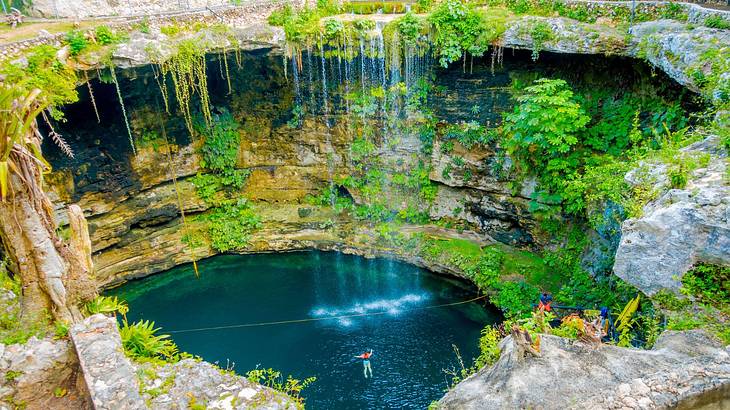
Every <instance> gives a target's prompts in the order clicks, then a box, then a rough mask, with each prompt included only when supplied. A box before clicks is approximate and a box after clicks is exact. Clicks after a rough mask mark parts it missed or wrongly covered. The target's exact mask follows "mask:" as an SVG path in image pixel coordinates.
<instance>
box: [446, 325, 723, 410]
mask: <svg viewBox="0 0 730 410" xmlns="http://www.w3.org/2000/svg"><path fill="white" fill-rule="evenodd" d="M540 347H541V354H542V357H538V358H532V357H530V358H527V359H525V360H524V361H519V360H517V358H516V355H515V352H514V346H513V343H512V339H511V337H507V338H506V339H504V340H503V341H502V343H501V344H500V349H501V356H500V358H499V360H498V361H497V363H495V364H494V365H493V366H491V367H485V368H483V369H481V370H480V371H478V372H477V373H476V374H474V375H472V376H470V377H469V378H467V379H466V380H464V381H463V382H461V383H459V384H458V385H456V387H455V388H453V389H452V390H451V391H449V392H448V393H447V394H446V396H444V398H443V399H441V400H440V401H439V403H438V408H439V409H460V410H466V409H518V408H519V409H526V408H540V409H625V408H629V409H656V408H693V407H691V406H692V404H698V403H703V401H704V404H706V405H710V406H713V405H714V406H715V407H708V408H724V406H725V405H727V404H728V401H727V392H728V391H730V352H729V351H728V350H727V349H725V348H723V347H722V346H720V345H719V344H718V342H717V341H716V340H714V339H712V338H710V337H709V336H707V335H706V334H704V333H702V332H701V331H689V332H672V331H668V332H665V333H664V334H663V335H662V336H661V337H660V338H659V340H658V341H657V344H656V346H655V347H654V349H652V350H638V349H628V348H620V347H616V346H609V345H601V346H599V347H595V346H588V345H583V344H581V343H580V342H576V341H571V340H568V339H563V338H559V337H556V336H546V335H542V336H541V344H540ZM723 397H725V398H724V399H723Z"/></svg>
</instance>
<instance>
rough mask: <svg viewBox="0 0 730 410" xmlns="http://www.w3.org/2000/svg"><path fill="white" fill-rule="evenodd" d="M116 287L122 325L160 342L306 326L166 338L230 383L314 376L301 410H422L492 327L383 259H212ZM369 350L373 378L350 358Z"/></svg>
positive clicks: (483, 315)
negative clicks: (223, 371) (122, 302)
mask: <svg viewBox="0 0 730 410" xmlns="http://www.w3.org/2000/svg"><path fill="white" fill-rule="evenodd" d="M200 267H201V272H202V276H201V278H200V279H195V276H194V274H193V273H192V269H191V268H190V267H189V266H183V267H177V268H175V269H172V270H170V271H168V272H165V273H162V274H158V275H155V276H152V277H149V278H147V279H143V280H140V281H135V282H131V283H128V284H126V285H124V286H122V287H120V288H118V289H114V290H112V291H111V292H109V293H113V294H116V295H119V296H121V297H122V298H124V299H126V300H127V301H128V303H129V305H130V309H131V311H130V314H129V315H128V316H129V319H130V320H138V319H141V318H144V319H150V320H153V321H155V322H156V325H157V326H161V327H162V328H163V330H183V329H193V328H203V327H214V326H229V325H240V324H256V323H263V322H274V321H288V320H298V319H314V320H312V321H307V322H298V323H288V324H279V325H267V326H254V327H244V328H240V327H239V328H230V329H219V330H211V331H201V332H189V333H176V334H174V339H175V341H176V342H177V343H178V345H179V346H180V348H181V349H182V350H184V351H187V352H190V353H193V354H196V355H200V356H202V357H203V358H204V359H206V360H208V361H211V362H216V361H218V362H220V363H226V360H227V359H230V360H232V361H233V362H235V363H236V366H235V370H236V371H237V372H239V373H241V374H245V372H246V371H247V370H249V369H252V368H255V367H257V366H259V367H266V368H268V367H271V368H274V369H277V370H281V371H282V372H283V373H284V374H292V375H293V376H294V377H297V378H304V377H307V376H316V377H317V382H316V383H315V384H313V385H312V386H311V387H309V388H308V389H307V390H306V391H305V393H304V395H305V397H306V398H307V407H308V408H310V409H373V408H378V409H380V408H398V409H401V408H409V409H410V408H414V409H415V408H425V407H427V406H428V404H429V403H430V402H431V401H433V400H436V399H438V398H440V397H441V396H442V395H443V392H444V389H445V388H446V386H447V380H446V377H445V376H444V373H443V371H442V369H444V368H451V367H454V366H456V364H457V363H456V357H455V355H454V353H453V348H452V345H456V346H457V347H458V348H459V350H460V351H461V353H462V355H463V357H464V359H465V361H466V363H470V362H471V360H472V359H473V357H474V356H475V355H476V354H477V353H478V349H477V341H478V338H479V331H480V330H481V328H482V327H483V326H484V325H485V324H487V323H493V322H495V321H496V320H497V319H498V318H497V316H496V314H495V313H494V312H493V311H491V310H489V309H487V308H484V307H483V306H480V305H479V304H478V303H476V302H474V303H466V304H461V305H456V306H448V307H438V308H430V307H431V306H436V305H442V304H449V303H454V302H459V301H464V300H469V299H471V298H473V297H474V296H475V294H474V290H473V289H471V288H470V287H468V286H466V285H465V284H463V283H461V282H458V281H453V280H449V279H445V278H441V277H437V276H435V275H432V274H430V273H428V272H426V271H424V270H422V269H419V268H416V267H413V266H410V265H406V264H402V263H398V262H395V261H392V260H387V259H375V260H366V259H363V258H360V257H355V256H348V255H342V254H339V253H322V252H299V253H287V254H266V255H246V256H234V255H225V256H218V257H214V258H211V259H208V260H206V261H203V262H202V263H201V264H200ZM367 349H373V350H374V352H375V355H374V356H373V359H372V360H371V362H372V370H373V374H374V377H373V378H372V379H371V378H368V379H365V378H364V377H363V374H362V364H361V362H360V361H359V360H357V359H356V358H355V357H354V356H356V355H359V354H361V353H362V352H364V351H365V350H367Z"/></svg>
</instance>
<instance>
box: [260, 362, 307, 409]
mask: <svg viewBox="0 0 730 410" xmlns="http://www.w3.org/2000/svg"><path fill="white" fill-rule="evenodd" d="M246 378H247V379H248V380H249V381H250V382H252V383H258V384H262V385H264V386H266V387H269V388H272V389H274V390H278V391H280V392H282V393H284V394H286V395H287V396H289V397H292V398H293V399H294V400H296V401H297V403H298V404H299V405H300V406H302V407H303V406H304V398H303V397H301V393H302V390H304V389H305V388H307V386H309V385H310V384H312V383H314V382H315V381H317V378H316V377H307V378H306V379H304V380H299V379H295V378H293V377H292V376H291V375H289V376H287V377H286V380H284V377H283V375H282V374H281V372H279V371H277V370H274V369H254V370H250V371H248V372H246Z"/></svg>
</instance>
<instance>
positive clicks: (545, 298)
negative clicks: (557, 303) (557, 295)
mask: <svg viewBox="0 0 730 410" xmlns="http://www.w3.org/2000/svg"><path fill="white" fill-rule="evenodd" d="M551 303H553V297H552V295H550V294H549V293H547V292H543V293H542V295H540V303H539V304H538V305H537V308H538V309H540V310H542V311H545V312H549V311H550V310H551V309H552V308H551V307H550V304H551Z"/></svg>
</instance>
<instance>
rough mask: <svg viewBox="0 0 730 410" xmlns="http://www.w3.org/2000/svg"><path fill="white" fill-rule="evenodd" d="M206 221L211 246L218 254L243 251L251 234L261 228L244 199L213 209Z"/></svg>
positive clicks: (257, 217) (259, 222)
mask: <svg viewBox="0 0 730 410" xmlns="http://www.w3.org/2000/svg"><path fill="white" fill-rule="evenodd" d="M206 219H207V221H208V234H209V235H210V241H211V246H212V247H213V249H215V250H217V251H219V252H229V251H233V250H241V249H244V248H245V247H246V246H248V242H249V239H250V236H251V233H252V232H253V231H254V230H256V229H258V228H259V227H260V226H261V218H259V216H258V215H256V213H255V211H254V210H253V208H252V207H251V204H250V203H249V202H248V201H247V200H246V199H245V198H239V199H238V200H237V201H236V202H234V203H225V204H223V205H222V206H219V207H217V208H214V209H213V210H212V211H211V213H210V214H208V215H206Z"/></svg>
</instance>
